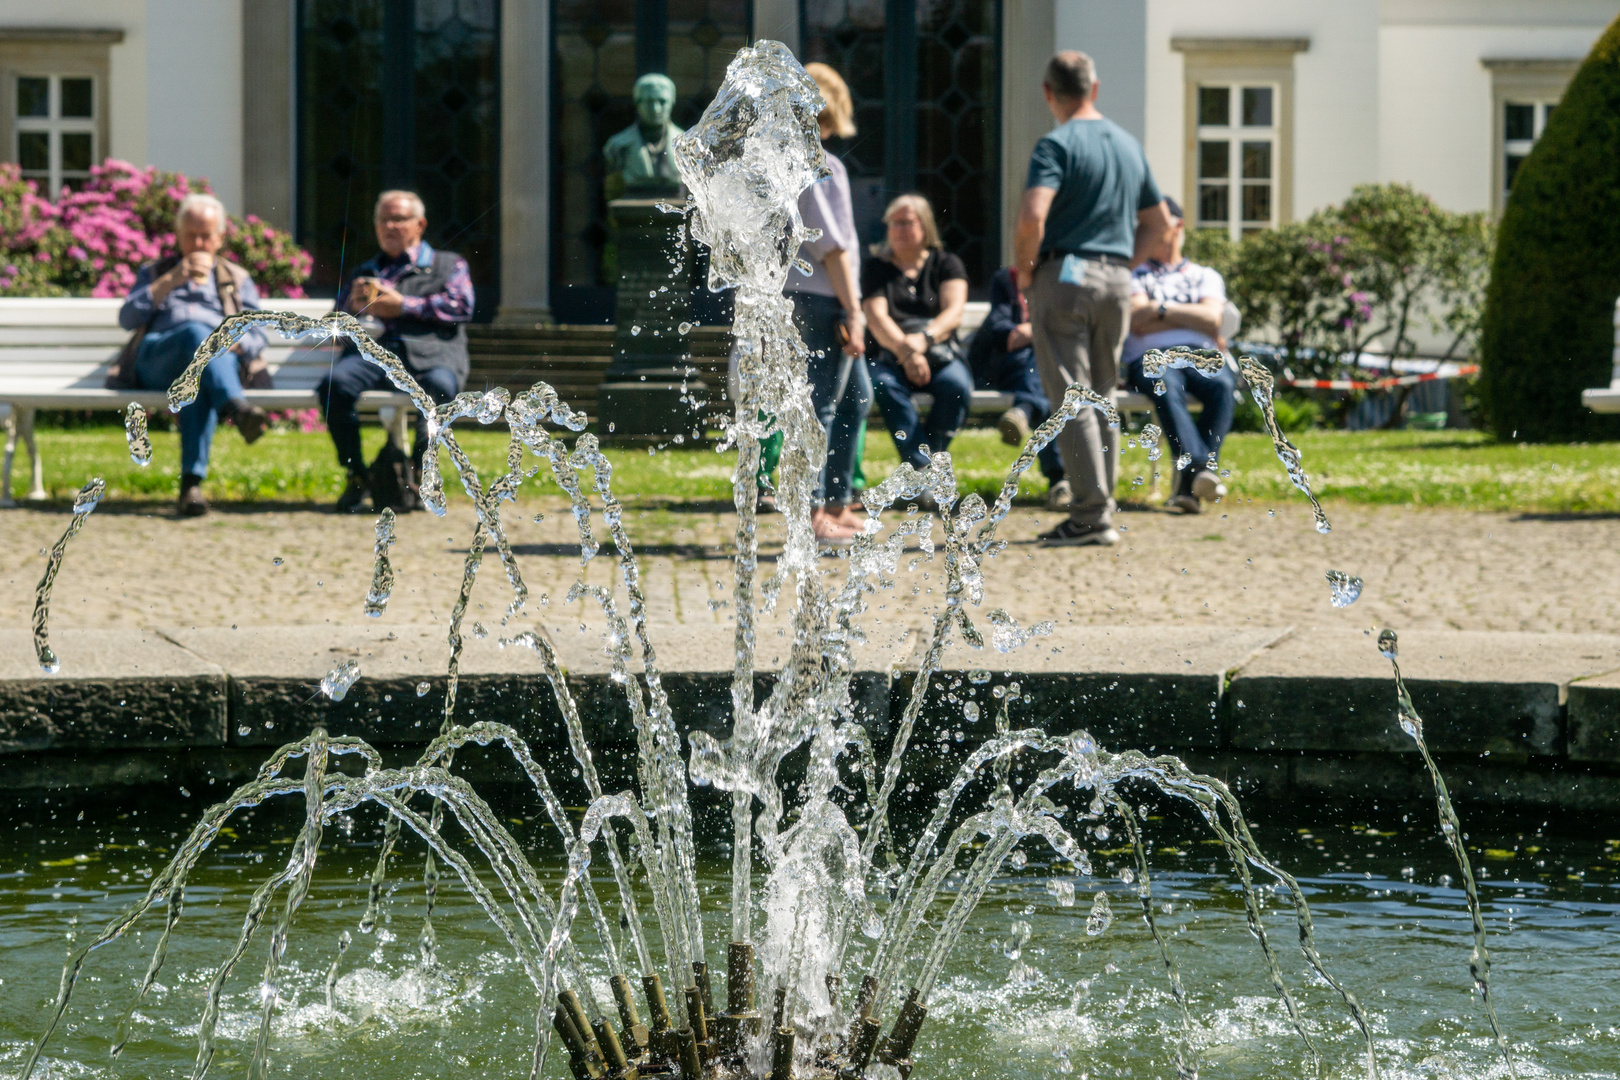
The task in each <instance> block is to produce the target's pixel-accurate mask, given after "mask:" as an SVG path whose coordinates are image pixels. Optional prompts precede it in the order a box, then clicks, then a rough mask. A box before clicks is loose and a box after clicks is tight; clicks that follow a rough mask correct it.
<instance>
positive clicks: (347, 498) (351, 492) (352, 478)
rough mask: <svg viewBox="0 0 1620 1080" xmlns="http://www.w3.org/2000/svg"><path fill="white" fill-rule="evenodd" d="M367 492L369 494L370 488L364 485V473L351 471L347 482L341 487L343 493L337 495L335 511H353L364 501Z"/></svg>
mask: <svg viewBox="0 0 1620 1080" xmlns="http://www.w3.org/2000/svg"><path fill="white" fill-rule="evenodd" d="M368 494H370V489H369V488H368V487H367V486H366V477H365V474H364V473H357V472H351V473H350V474H349V482H348V484H346V485H345V486H344V488H343V494H342V495H339V496H338V501H337V512H338V513H340V514H352V513H354V512H355V511H356V510H359V509H360V505H361V504H362V503H364V502H365V501H366V496H367V495H368Z"/></svg>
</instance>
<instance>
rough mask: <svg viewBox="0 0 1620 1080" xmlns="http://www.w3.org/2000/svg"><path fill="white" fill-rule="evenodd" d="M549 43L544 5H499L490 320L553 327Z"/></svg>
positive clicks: (537, 1) (513, 0)
mask: <svg viewBox="0 0 1620 1080" xmlns="http://www.w3.org/2000/svg"><path fill="white" fill-rule="evenodd" d="M550 73H551V37H550V25H549V19H548V15H547V4H545V3H544V2H542V0H505V2H504V3H503V4H502V7H501V303H500V307H499V309H498V310H497V311H496V315H495V321H496V322H497V323H500V324H504V325H508V326H514V325H516V326H524V325H527V326H533V325H535V324H538V323H549V322H550V321H551V297H550V287H551V229H550V225H551V101H550V98H549V95H548V87H549V86H550V82H551V74H550Z"/></svg>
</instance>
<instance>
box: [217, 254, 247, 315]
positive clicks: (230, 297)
mask: <svg viewBox="0 0 1620 1080" xmlns="http://www.w3.org/2000/svg"><path fill="white" fill-rule="evenodd" d="M235 269H236V268H235V267H234V266H233V265H232V264H231V261H230V260H229V259H226V258H224V257H217V258H215V259H214V288H215V289H217V290H218V291H219V306H220V310H221V311H223V312H224V313H225V316H226V317H227V318H229V317H230V316H232V315H239V314H241V312H242V294H241V292H240V290H238V289H237V287H236V274H235V273H234V271H235Z"/></svg>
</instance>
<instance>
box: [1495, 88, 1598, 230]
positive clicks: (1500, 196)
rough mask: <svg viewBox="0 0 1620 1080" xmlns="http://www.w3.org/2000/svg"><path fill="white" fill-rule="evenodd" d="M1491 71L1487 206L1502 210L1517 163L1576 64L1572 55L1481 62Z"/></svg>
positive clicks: (1544, 122)
mask: <svg viewBox="0 0 1620 1080" xmlns="http://www.w3.org/2000/svg"><path fill="white" fill-rule="evenodd" d="M1481 63H1482V64H1483V65H1484V66H1485V68H1486V70H1487V71H1489V72H1490V73H1491V160H1490V162H1489V168H1490V187H1489V188H1488V189H1487V190H1488V191H1489V192H1490V197H1491V210H1492V211H1493V212H1494V213H1497V214H1500V213H1501V212H1502V206H1503V205H1504V204H1505V203H1506V202H1507V196H1508V192H1509V191H1510V190H1512V188H1513V178H1514V176H1516V175H1517V174H1518V172H1519V166H1520V165H1523V164H1524V159H1525V158H1527V157H1529V156H1530V148H1531V147H1532V146H1534V145H1535V144H1536V140H1537V139H1539V138H1541V132H1542V130H1543V129H1544V128H1546V126H1547V118H1548V117H1550V116H1551V115H1552V113H1553V108H1554V106H1556V105H1557V104H1558V100H1559V99H1560V98H1562V97H1563V96H1564V88H1565V87H1567V86H1568V85H1569V80H1570V79H1571V78H1573V77H1574V75H1575V69H1576V68H1577V67H1579V66H1580V61H1579V60H1576V59H1550V58H1549V59H1543V58H1536V57H1503V58H1490V59H1485V60H1482V61H1481Z"/></svg>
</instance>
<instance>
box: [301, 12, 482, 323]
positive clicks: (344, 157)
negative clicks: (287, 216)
mask: <svg viewBox="0 0 1620 1080" xmlns="http://www.w3.org/2000/svg"><path fill="white" fill-rule="evenodd" d="M297 47H298V91H297V92H298V221H297V228H298V238H299V241H300V243H302V244H304V245H305V246H306V247H308V248H309V249H310V250H311V252H312V253H313V254H314V256H315V273H314V276H313V278H312V281H311V285H312V286H313V287H314V289H316V290H318V292H317V295H319V294H320V293H327V294H330V293H334V292H335V291H336V289H337V287H338V280H339V276H340V275H341V274H343V273H346V272H347V271H348V270H349V269H352V268H353V267H354V266H355V265H356V264H357V263H359V262H361V261H363V260H364V259H367V258H369V257H370V256H371V255H372V253H373V252H375V251H376V250H377V248H376V240H375V237H374V236H373V233H372V224H371V212H372V207H373V204H374V203H375V202H376V199H377V195H378V193H379V192H381V191H383V190H385V189H387V188H409V189H411V190H414V191H416V192H417V193H418V194H420V195H421V196H422V201H423V203H425V204H426V207H427V219H428V234H427V240H428V242H429V243H430V244H432V245H433V246H435V247H439V248H445V249H448V250H453V251H456V252H458V253H460V254H461V255H463V256H465V257H466V259H467V263H468V267H469V269H470V270H471V271H472V279H473V285H474V287H475V289H476V290H477V295H478V310H477V313H476V315H475V316H474V317H475V318H478V319H483V318H487V317H488V316H489V315H491V314H493V313H494V310H495V305H496V304H497V302H498V300H499V296H500V291H499V289H500V282H499V279H498V277H497V274H498V271H499V268H500V261H499V250H498V249H499V241H500V214H499V213H497V212H494V208H495V207H497V206H499V204H500V5H499V4H498V3H496V2H495V0H458V2H457V3H434V2H429V0H386V2H385V0H300V3H299V10H298V38H297Z"/></svg>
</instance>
